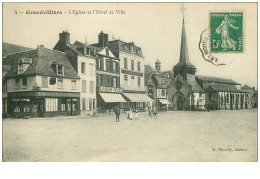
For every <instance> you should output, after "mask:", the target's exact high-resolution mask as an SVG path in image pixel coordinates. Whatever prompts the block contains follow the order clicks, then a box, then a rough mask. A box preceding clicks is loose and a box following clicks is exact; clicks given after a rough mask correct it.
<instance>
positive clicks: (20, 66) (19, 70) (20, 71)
mask: <svg viewBox="0 0 260 179" xmlns="http://www.w3.org/2000/svg"><path fill="white" fill-rule="evenodd" d="M23 72H24V70H23V64H18V74H21V73H23Z"/></svg>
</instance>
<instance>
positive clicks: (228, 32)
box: [210, 12, 244, 53]
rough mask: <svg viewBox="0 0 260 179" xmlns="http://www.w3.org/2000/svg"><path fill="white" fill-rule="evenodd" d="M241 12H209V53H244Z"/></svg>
mask: <svg viewBox="0 0 260 179" xmlns="http://www.w3.org/2000/svg"><path fill="white" fill-rule="evenodd" d="M243 37H244V36H243V12H210V51H211V52H212V53H226V52H233V53H242V52H243V51H244V38H243Z"/></svg>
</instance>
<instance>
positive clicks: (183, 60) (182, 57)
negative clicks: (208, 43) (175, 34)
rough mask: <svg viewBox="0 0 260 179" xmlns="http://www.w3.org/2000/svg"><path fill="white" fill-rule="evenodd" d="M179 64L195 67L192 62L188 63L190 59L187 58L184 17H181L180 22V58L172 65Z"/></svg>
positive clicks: (177, 65)
mask: <svg viewBox="0 0 260 179" xmlns="http://www.w3.org/2000/svg"><path fill="white" fill-rule="evenodd" d="M179 66H188V67H192V68H195V66H194V65H193V64H192V63H190V60H189V52H188V44H187V37H186V31H185V25H184V18H183V23H182V34H181V49H180V60H179V63H177V64H176V65H174V67H179Z"/></svg>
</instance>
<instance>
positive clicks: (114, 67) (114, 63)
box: [112, 62, 117, 72]
mask: <svg viewBox="0 0 260 179" xmlns="http://www.w3.org/2000/svg"><path fill="white" fill-rule="evenodd" d="M112 70H113V72H116V71H117V70H116V62H113V69H112Z"/></svg>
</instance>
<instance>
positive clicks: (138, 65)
mask: <svg viewBox="0 0 260 179" xmlns="http://www.w3.org/2000/svg"><path fill="white" fill-rule="evenodd" d="M137 71H141V65H140V62H137Z"/></svg>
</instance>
